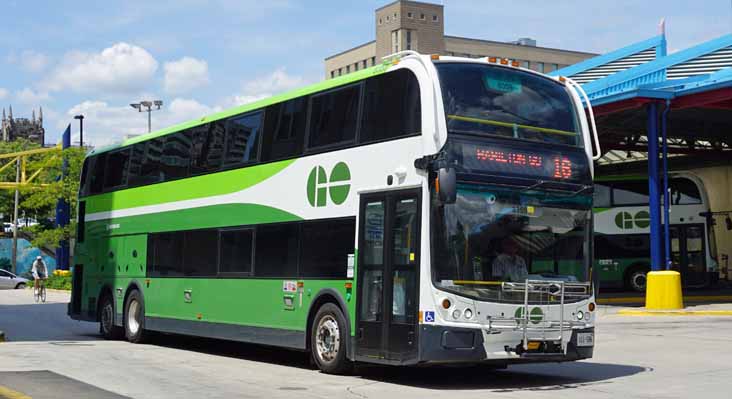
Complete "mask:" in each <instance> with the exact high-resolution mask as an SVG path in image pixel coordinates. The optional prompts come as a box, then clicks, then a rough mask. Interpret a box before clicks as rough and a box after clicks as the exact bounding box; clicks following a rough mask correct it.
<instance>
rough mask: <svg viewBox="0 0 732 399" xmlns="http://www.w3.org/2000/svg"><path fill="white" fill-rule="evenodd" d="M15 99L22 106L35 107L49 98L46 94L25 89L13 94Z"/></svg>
mask: <svg viewBox="0 0 732 399" xmlns="http://www.w3.org/2000/svg"><path fill="white" fill-rule="evenodd" d="M15 98H16V99H17V100H18V101H19V102H20V103H22V104H28V105H37V104H39V103H42V102H44V101H47V100H49V99H50V98H51V96H49V95H48V93H47V92H41V91H34V90H33V89H30V88H28V87H26V88H25V89H23V90H19V91H16V92H15Z"/></svg>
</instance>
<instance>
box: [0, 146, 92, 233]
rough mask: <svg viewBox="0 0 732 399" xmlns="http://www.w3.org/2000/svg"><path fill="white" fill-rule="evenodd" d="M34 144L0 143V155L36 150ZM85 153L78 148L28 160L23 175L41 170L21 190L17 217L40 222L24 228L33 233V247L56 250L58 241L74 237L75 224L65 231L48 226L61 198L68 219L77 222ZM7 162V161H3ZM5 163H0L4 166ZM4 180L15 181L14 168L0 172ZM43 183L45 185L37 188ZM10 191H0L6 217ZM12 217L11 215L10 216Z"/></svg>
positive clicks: (1, 208) (1, 209) (10, 211)
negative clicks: (65, 172)
mask: <svg viewBox="0 0 732 399" xmlns="http://www.w3.org/2000/svg"><path fill="white" fill-rule="evenodd" d="M38 147H39V146H38V145H37V144H34V143H31V142H29V141H24V140H18V141H12V142H2V143H0V154H4V153H11V152H18V151H26V150H31V149H34V148H38ZM84 154H85V150H84V149H82V148H78V147H72V148H68V149H66V150H63V151H61V150H60V149H58V150H52V151H48V152H45V153H41V154H36V155H32V156H29V157H28V161H27V164H26V171H27V172H26V173H27V176H28V177H30V176H31V174H32V173H33V172H34V171H36V170H38V169H41V172H40V174H39V175H38V176H36V177H35V178H34V179H33V181H32V183H33V184H31V185H28V186H26V187H23V188H21V189H20V190H19V192H20V205H19V210H18V212H19V215H21V217H22V216H23V215H24V216H26V217H32V218H34V219H36V220H38V221H39V225H37V226H32V227H29V228H27V230H30V231H31V232H32V233H33V234H34V237H35V238H34V240H33V241H32V244H33V245H34V246H36V247H56V246H58V243H59V241H61V240H70V239H72V238H73V237H74V235H75V232H76V229H75V224H74V223H72V224H71V225H69V226H67V227H65V228H55V227H53V225H52V224H51V223H48V222H45V221H48V220H53V219H54V217H55V212H56V202H57V201H58V199H59V198H63V199H65V200H66V202H67V203H68V204H69V208H70V210H71V215H70V217H71V220H75V219H76V200H77V193H78V192H79V178H80V176H81V167H82V164H83V162H84ZM64 158H66V159H67V160H68V167H67V173H68V174H67V177H66V178H65V179H60V176H61V175H62V168H63V160H64ZM5 163H7V162H5ZM5 163H0V165H4V164H5ZM0 179H3V181H15V168H14V167H9V168H7V169H6V170H4V171H3V172H2V173H0ZM40 184H44V185H45V186H42V187H41V186H39V185H40ZM13 195H14V191H13V190H0V212H2V213H4V214H5V215H12V214H13V202H14V201H13ZM11 217H12V216H11Z"/></svg>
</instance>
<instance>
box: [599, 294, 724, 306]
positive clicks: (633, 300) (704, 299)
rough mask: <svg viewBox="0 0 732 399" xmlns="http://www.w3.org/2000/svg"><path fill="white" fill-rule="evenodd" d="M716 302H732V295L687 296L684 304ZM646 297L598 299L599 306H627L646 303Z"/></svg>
mask: <svg viewBox="0 0 732 399" xmlns="http://www.w3.org/2000/svg"><path fill="white" fill-rule="evenodd" d="M714 301H730V302H732V295H694V296H685V297H684V303H686V302H690V303H693V302H714ZM645 302H646V298H645V297H619V298H598V299H597V303H598V304H599V305H612V304H625V303H645Z"/></svg>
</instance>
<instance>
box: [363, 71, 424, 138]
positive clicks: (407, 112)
mask: <svg viewBox="0 0 732 399" xmlns="http://www.w3.org/2000/svg"><path fill="white" fill-rule="evenodd" d="M364 90H365V92H364V106H363V124H362V125H361V133H360V139H359V141H360V142H362V143H368V142H372V141H379V140H386V139H391V138H395V137H399V136H406V135H409V134H412V133H417V132H419V131H420V127H421V105H420V99H419V84H418V83H417V78H416V77H415V76H414V74H413V73H412V72H410V71H409V70H406V69H402V70H399V71H396V72H392V73H387V74H385V75H381V76H377V77H375V78H371V79H369V80H367V81H366V85H365V89H364Z"/></svg>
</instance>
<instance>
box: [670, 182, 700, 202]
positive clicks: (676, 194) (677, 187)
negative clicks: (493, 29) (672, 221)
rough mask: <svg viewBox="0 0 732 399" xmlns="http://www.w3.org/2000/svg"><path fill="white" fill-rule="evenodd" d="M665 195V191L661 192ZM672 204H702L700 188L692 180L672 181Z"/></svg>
mask: <svg viewBox="0 0 732 399" xmlns="http://www.w3.org/2000/svg"><path fill="white" fill-rule="evenodd" d="M661 192H662V193H663V191H661ZM670 202H671V204H673V205H689V204H701V203H702V198H701V193H699V187H697V186H696V183H694V182H693V181H692V180H690V179H684V178H677V179H671V201H670Z"/></svg>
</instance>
